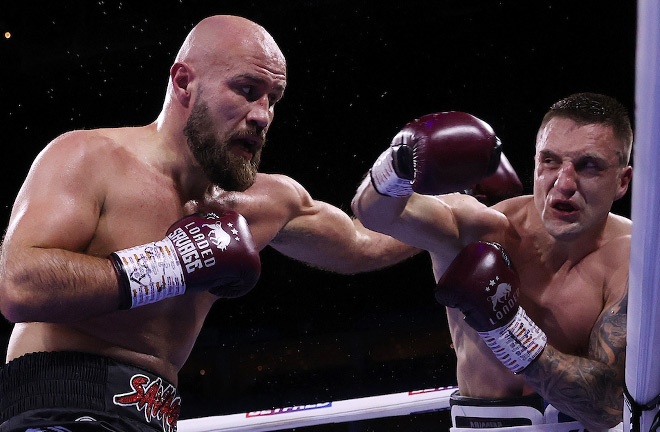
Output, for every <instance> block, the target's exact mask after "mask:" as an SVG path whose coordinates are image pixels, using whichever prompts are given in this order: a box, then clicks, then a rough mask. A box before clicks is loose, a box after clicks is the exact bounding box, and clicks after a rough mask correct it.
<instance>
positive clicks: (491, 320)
mask: <svg viewBox="0 0 660 432" xmlns="http://www.w3.org/2000/svg"><path fill="white" fill-rule="evenodd" d="M519 287H520V281H519V279H518V274H517V273H516V271H515V270H514V269H513V266H512V264H511V260H510V258H509V256H508V255H507V253H506V251H505V250H504V248H502V246H501V245H499V244H497V243H490V242H476V243H471V244H469V245H467V246H466V247H465V248H463V249H462V250H461V252H460V253H459V254H458V255H457V256H456V258H455V259H454V261H452V263H451V264H450V265H449V267H448V268H447V270H446V271H445V273H444V274H443V275H442V277H441V278H440V280H439V281H438V283H437V285H436V289H435V297H436V299H437V300H438V302H439V303H441V304H443V305H445V306H448V307H451V308H458V309H459V310H460V311H461V312H463V314H464V315H465V322H466V323H467V324H469V325H470V326H471V327H472V328H474V329H475V330H476V331H477V332H478V333H479V335H480V336H481V338H482V339H483V340H484V342H486V345H488V347H489V348H490V349H491V350H493V353H494V354H495V356H496V357H497V358H498V359H499V360H500V361H501V362H502V363H503V364H504V365H505V366H506V367H507V368H509V369H510V370H511V371H513V372H514V373H518V372H521V371H522V370H524V369H525V368H526V367H527V366H528V365H529V364H530V363H531V362H532V361H534V359H536V357H538V356H539V355H540V354H541V353H542V352H543V349H544V348H545V346H546V344H547V337H546V335H545V333H544V332H543V331H542V330H541V329H540V328H539V327H538V326H537V325H536V324H535V323H534V322H533V321H532V320H531V319H530V318H529V317H528V316H527V314H526V313H525V310H524V309H523V308H522V307H520V305H519V304H518V295H519Z"/></svg>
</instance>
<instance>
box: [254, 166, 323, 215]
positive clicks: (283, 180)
mask: <svg viewBox="0 0 660 432" xmlns="http://www.w3.org/2000/svg"><path fill="white" fill-rule="evenodd" d="M248 193H265V194H267V195H268V196H269V197H270V198H271V200H272V199H276V200H277V201H278V202H279V204H280V205H285V206H289V207H292V208H295V209H297V208H299V207H300V206H302V205H304V204H309V203H310V202H311V201H312V198H311V196H310V195H309V193H308V192H307V190H306V189H305V188H304V187H303V186H302V185H301V184H300V183H298V182H297V181H296V180H294V179H292V178H291V177H288V176H286V175H283V174H264V173H259V174H258V175H257V180H256V181H255V183H254V185H253V186H252V187H250V189H248Z"/></svg>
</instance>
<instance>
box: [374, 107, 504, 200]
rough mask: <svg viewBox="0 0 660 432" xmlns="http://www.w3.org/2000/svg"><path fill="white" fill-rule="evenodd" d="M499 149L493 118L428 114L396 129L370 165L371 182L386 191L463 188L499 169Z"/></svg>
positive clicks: (406, 193)
mask: <svg viewBox="0 0 660 432" xmlns="http://www.w3.org/2000/svg"><path fill="white" fill-rule="evenodd" d="M500 153H501V143H500V140H499V139H498V138H497V136H496V135H495V132H494V131H493V129H492V128H491V127H490V125H488V123H486V122H484V121H482V120H480V119H478V118H476V117H474V116H473V115H471V114H467V113H464V112H459V111H450V112H441V113H434V114H427V115H425V116H422V117H420V118H419V119H416V120H413V121H412V122H410V123H408V124H407V125H405V126H404V127H403V129H401V131H399V133H397V134H396V136H395V137H394V139H393V140H392V142H391V144H390V147H389V148H388V149H387V150H385V152H383V153H382V154H381V155H380V157H379V158H378V159H377V160H376V162H375V163H374V166H373V167H372V169H371V170H370V175H371V181H372V184H373V186H374V188H375V189H376V191H378V193H380V194H382V195H387V196H409V195H411V194H412V193H413V192H417V193H420V194H426V195H439V194H443V193H449V192H462V191H465V190H467V189H471V188H473V187H474V185H475V184H477V183H478V182H479V181H480V180H481V179H483V178H484V177H487V176H489V175H491V174H493V173H494V172H495V170H496V169H497V166H498V164H499V163H500Z"/></svg>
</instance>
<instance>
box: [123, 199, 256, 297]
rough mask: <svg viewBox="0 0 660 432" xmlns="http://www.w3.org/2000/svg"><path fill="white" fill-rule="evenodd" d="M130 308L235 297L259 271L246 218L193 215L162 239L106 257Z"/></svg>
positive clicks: (250, 285)
mask: <svg viewBox="0 0 660 432" xmlns="http://www.w3.org/2000/svg"><path fill="white" fill-rule="evenodd" d="M110 260H111V261H112V263H113V266H114V268H115V272H116V274H117V278H118V280H119V286H120V290H121V293H122V300H121V304H120V308H121V309H130V308H134V307H137V306H142V305H145V304H149V303H154V302H157V301H159V300H162V299H164V298H168V297H173V296H178V295H181V294H183V293H185V292H186V291H209V292H211V293H213V294H215V295H218V296H222V297H238V296H240V295H243V294H245V293H246V292H247V291H249V290H250V289H252V288H253V287H254V286H255V285H256V283H257V280H258V279H259V275H260V273H261V260H260V259H259V252H258V251H257V248H256V246H255V244H254V241H253V239H252V234H251V233H250V229H249V227H248V225H247V222H246V221H245V218H243V216H241V215H240V214H238V213H236V212H233V211H226V212H224V213H222V214H221V215H219V216H218V215H217V214H215V213H207V214H200V213H196V214H193V215H190V216H186V217H184V218H182V219H180V220H179V221H177V222H175V223H174V224H172V226H170V228H169V229H168V230H167V234H166V236H165V238H164V239H163V240H160V241H156V242H153V243H148V244H144V245H140V246H134V247H130V248H127V249H123V250H120V251H117V252H113V253H112V254H110Z"/></svg>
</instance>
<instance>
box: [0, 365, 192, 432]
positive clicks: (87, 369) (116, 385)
mask: <svg viewBox="0 0 660 432" xmlns="http://www.w3.org/2000/svg"><path fill="white" fill-rule="evenodd" d="M50 408H65V409H72V410H76V409H78V410H91V411H97V412H101V413H103V412H105V413H111V414H115V415H118V416H120V417H122V418H129V419H132V420H134V421H139V422H142V423H146V424H148V425H150V426H152V427H155V428H157V429H159V430H163V431H164V432H174V431H176V424H177V420H178V418H179V414H180V412H181V397H180V396H179V394H178V392H177V390H176V388H175V387H174V386H173V385H172V384H170V383H169V382H167V381H166V380H164V379H163V378H161V377H159V376H157V375H155V374H153V373H151V372H149V371H146V370H144V369H141V368H138V367H135V366H132V365H129V364H125V363H121V362H119V361H116V360H114V359H111V358H109V357H103V356H98V355H93V354H87V353H80V352H51V353H45V352H38V353H31V354H26V355H24V356H21V357H19V358H17V359H14V360H12V361H11V362H9V363H7V364H6V365H4V366H3V367H1V368H0V423H1V422H3V421H5V420H7V419H9V418H11V417H13V416H16V415H18V414H20V413H23V412H26V411H31V410H38V409H50Z"/></svg>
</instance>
